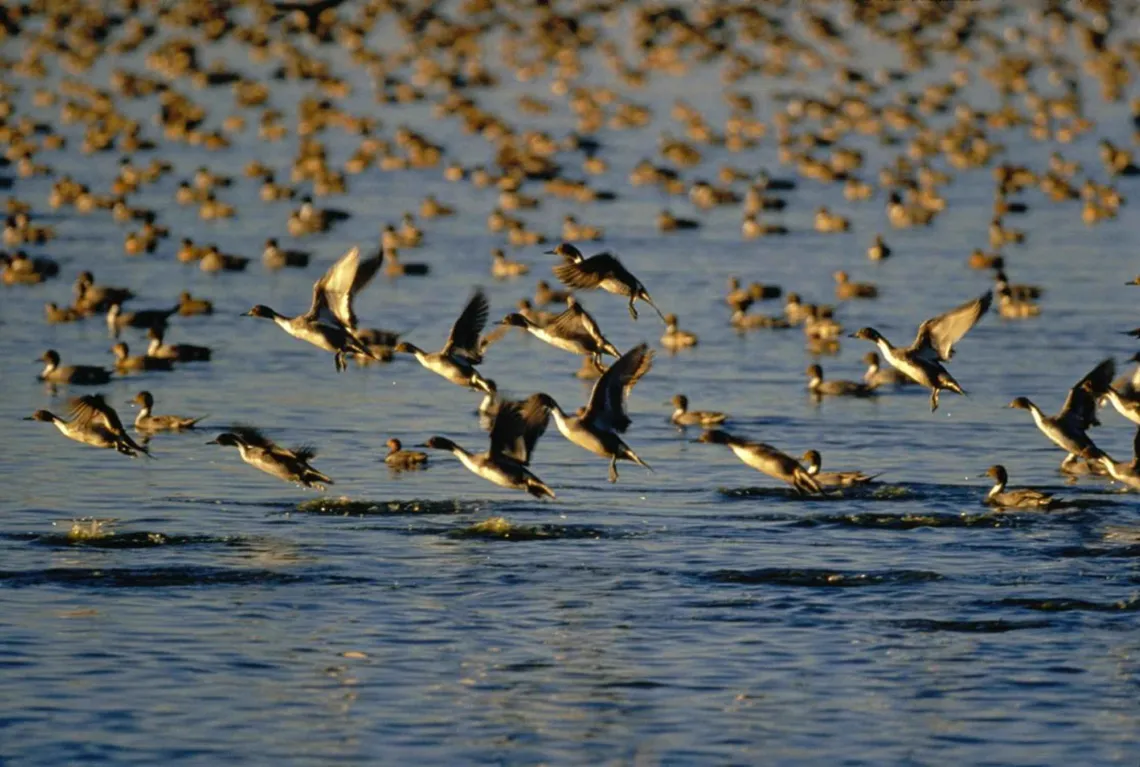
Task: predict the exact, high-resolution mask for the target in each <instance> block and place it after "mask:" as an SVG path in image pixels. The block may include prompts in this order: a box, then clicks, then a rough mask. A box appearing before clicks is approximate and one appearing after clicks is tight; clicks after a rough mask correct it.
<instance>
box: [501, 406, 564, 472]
mask: <svg viewBox="0 0 1140 767" xmlns="http://www.w3.org/2000/svg"><path fill="white" fill-rule="evenodd" d="M549 420H550V410H549V409H547V407H546V405H544V404H543V402H542V398H541V397H540V396H539V395H537V394H532V395H530V397H528V398H527V399H526V400H523V401H521V402H504V403H502V405H501V406H500V407H499V412H498V414H497V415H496V416H495V422H494V424H492V426H491V454H492V455H503V456H506V457H508V458H513V459H514V460H516V461H518V462H519V463H521V464H523V465H526V464H528V463H530V456H531V453H533V452H534V446H535V444H536V443H537V442H538V438H539V437H541V436H542V435H543V433H545V432H546V425H547V423H548V422H549Z"/></svg>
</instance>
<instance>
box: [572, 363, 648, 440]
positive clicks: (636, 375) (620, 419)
mask: <svg viewBox="0 0 1140 767" xmlns="http://www.w3.org/2000/svg"><path fill="white" fill-rule="evenodd" d="M652 366H653V351H652V350H651V349H650V348H649V344H646V343H641V344H638V345H637V346H635V347H633V348H632V349H630V350H629V351H628V352H626V353H625V354H624V355H623V356H622V357H621V358H620V359H618V361H617V362H615V363H614V364H612V365H610V367H609V369H608V370H606V372H605V373H603V374H602V377H601V378H599V379H598V382H597V383H595V384H594V389H593V391H591V392H590V401H589V403H588V404H587V405H586V412H585V413H583V414H582V420H583V421H586V422H588V423H590V424H591V425H593V426H594V427H596V428H598V429H603V430H606V431H616V432H619V433H620V432H625V430H626V429H628V428H629V425H630V423H631V421H630V420H629V414H628V413H627V412H626V410H625V398H626V395H627V394H628V393H629V390H630V389H632V388H633V385H634V384H636V383H637V382H638V380H639V379H640V378H641V377H642V376H643V375H645V374H646V373H648V372H649V368H651V367H652Z"/></svg>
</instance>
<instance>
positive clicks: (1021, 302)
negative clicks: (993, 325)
mask: <svg viewBox="0 0 1140 767" xmlns="http://www.w3.org/2000/svg"><path fill="white" fill-rule="evenodd" d="M997 296H998V308H997V311H998V316H999V317H1001V318H1002V319H1006V320H1024V319H1028V318H1030V317H1037V316H1038V315H1040V314H1041V307H1040V306H1038V305H1037V304H1035V303H1034V302H1033V301H1031V300H1029V299H1020V298H1014V297H1013V295H1012V294H1011V293H1010V291H1009V289H1008V288H1005V287H1002V288H999V289H998V291H997Z"/></svg>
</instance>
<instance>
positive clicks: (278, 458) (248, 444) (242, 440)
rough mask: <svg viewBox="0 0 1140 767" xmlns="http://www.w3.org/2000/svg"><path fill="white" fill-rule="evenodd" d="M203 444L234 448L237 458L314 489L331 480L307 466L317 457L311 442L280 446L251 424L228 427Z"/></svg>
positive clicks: (319, 488)
mask: <svg viewBox="0 0 1140 767" xmlns="http://www.w3.org/2000/svg"><path fill="white" fill-rule="evenodd" d="M206 444H207V445H223V446H227V447H236V448H237V449H238V452H239V453H240V454H241V459H242V460H243V461H245V462H246V463H248V464H249V465H250V466H252V467H253V468H255V469H260V470H261V471H264V472H265V473H266V474H271V475H272V476H274V477H277V478H278V479H283V480H285V481H286V482H296V483H298V484H301V485H303V486H305V487H311V488H316V489H318V490H324V489H325V485H331V484H333V481H332V480H331V479H329V478H328V477H327V476H325V475H324V474H322V473H321V472H319V471H317V470H316V469H314V468H313V467H312V466H311V465H309V461H311V460H312V459H313V458H316V456H317V450H316V448H314V447H312V446H311V445H301V446H298V447H294V448H292V449H287V448H283V447H281V446H279V445H277V444H276V443H275V442H273V440H271V439H269V438H268V437H266V436H265V435H264V434H262V433H261V431H260V430H258V429H255V428H254V427H252V426H231V427H230V430H229V431H227V432H223V433H221V434H219V435H218V436H217V437H216V438H214V439H212V440H210V441H209V442H207V443H206Z"/></svg>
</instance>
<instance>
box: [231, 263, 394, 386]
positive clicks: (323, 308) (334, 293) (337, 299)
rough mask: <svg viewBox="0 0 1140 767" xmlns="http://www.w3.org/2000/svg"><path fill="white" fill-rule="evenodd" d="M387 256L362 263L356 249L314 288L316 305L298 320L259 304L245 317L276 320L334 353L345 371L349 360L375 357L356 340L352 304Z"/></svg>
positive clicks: (311, 306) (339, 365)
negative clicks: (351, 357)
mask: <svg viewBox="0 0 1140 767" xmlns="http://www.w3.org/2000/svg"><path fill="white" fill-rule="evenodd" d="M383 260H384V253H383V252H380V253H378V254H377V255H376V256H375V257H373V258H369V259H365V260H363V261H362V260H361V258H360V248H355V247H354V248H352V249H351V250H349V251H348V252H347V253H345V254H344V255H343V256H341V257H340V259H338V260H337V262H336V263H334V264H333V265H332V266H330V267H329V270H328V271H327V272H325V273H324V275H323V276H322V277H321V278H320V279H319V280H317V281H316V282H315V283H314V284H313V302H312V304H311V305H310V306H309V311H307V312H305V313H304V314H298V315H297V316H296V317H286V316H285V315H283V314H279V313H278V312H276V311H274V310H273V309H270V308H269V307H268V306H265V305H263V304H258V305H257V306H254V307H253V308H252V309H250V310H249V311H248V312H246V313H245V315H244V316H247V317H261V318H262V319H268V320H273V321H274V322H275V323H277V326H278V327H280V328H281V329H282V330H284V331H285V332H286V333H288V334H289V335H291V336H293V337H294V338H297V339H300V340H301V341H305V342H307V343H310V344H312V345H313V346H316V347H317V348H319V349H324V350H325V351H327V352H332V353H333V354H334V355H336V356H335V358H334V362H335V364H336V369H337V372H338V373H339V372H340V371H342V370H344V369H345V367H346V365H345V357H346V355H349V354H361V355H364V356H365V357H372V352H370V351H369V350H368V347H367V346H366V345H365V344H363V343H361V342H360V340H359V339H357V337H356V330H357V326H356V313H355V312H354V311H353V309H352V300H353V298H354V297H355V296H356V294H357V293H359V292H360V291H361V290H362V289H363V288H364V286H366V285H367V284H368V283H369V282H370V281H371V280H372V278H373V277H374V276H376V272H377V271H379V269H380V264H381V263H382V262H383Z"/></svg>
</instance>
